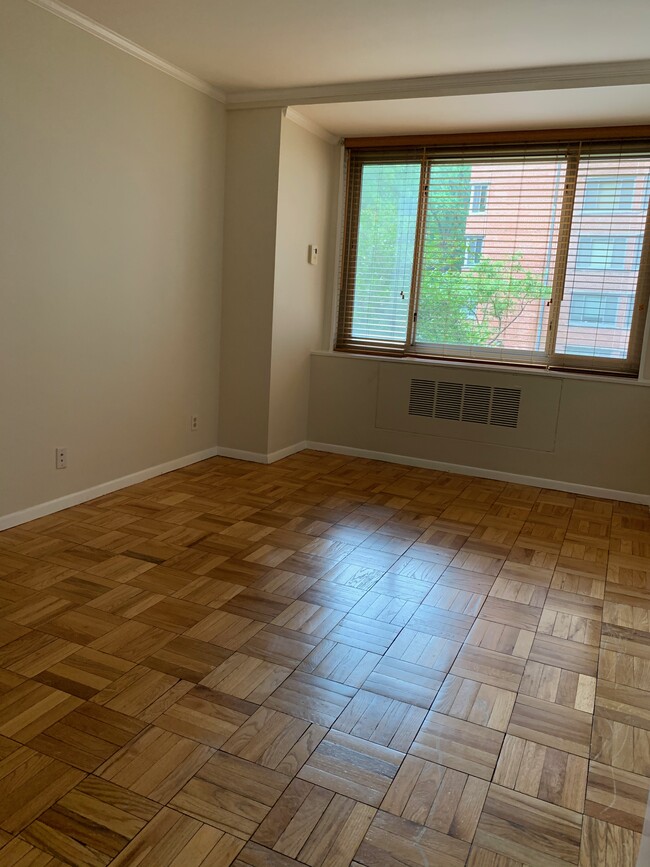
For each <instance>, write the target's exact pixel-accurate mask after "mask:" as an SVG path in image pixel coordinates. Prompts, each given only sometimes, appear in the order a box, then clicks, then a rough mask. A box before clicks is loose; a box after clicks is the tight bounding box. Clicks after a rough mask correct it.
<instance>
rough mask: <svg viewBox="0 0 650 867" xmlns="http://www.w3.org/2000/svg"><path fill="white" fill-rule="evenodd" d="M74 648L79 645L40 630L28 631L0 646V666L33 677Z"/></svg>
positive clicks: (73, 650)
mask: <svg viewBox="0 0 650 867" xmlns="http://www.w3.org/2000/svg"><path fill="white" fill-rule="evenodd" d="M75 650H79V645H78V644H73V643H72V642H71V641H64V640H63V639H61V638H54V637H52V636H51V635H44V634H43V633H40V632H29V633H28V634H27V635H21V636H20V637H19V638H16V639H15V640H14V641H10V642H9V643H8V644H5V645H4V647H0V667H2V668H8V669H9V671H14V672H15V673H16V674H22V675H24V676H25V677H34V676H35V675H37V674H39V673H40V672H41V671H44V670H45V669H46V668H50V667H51V666H52V665H56V663H57V662H60V661H61V660H62V659H65V658H66V656H70V654H72V653H74V652H75Z"/></svg>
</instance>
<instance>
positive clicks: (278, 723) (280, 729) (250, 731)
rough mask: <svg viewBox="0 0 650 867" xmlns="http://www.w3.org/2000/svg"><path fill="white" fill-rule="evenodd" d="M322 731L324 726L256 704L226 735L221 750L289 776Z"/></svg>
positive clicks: (311, 750)
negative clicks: (240, 722)
mask: <svg viewBox="0 0 650 867" xmlns="http://www.w3.org/2000/svg"><path fill="white" fill-rule="evenodd" d="M326 734H327V728H325V727H324V726H319V725H315V724H314V723H309V722H307V721H306V720H302V719H296V718H295V717H291V716H288V715H287V714H283V713H280V712H279V711H274V710H271V709H269V708H266V707H260V708H258V709H257V710H256V711H255V713H254V714H253V715H252V716H250V718H249V719H247V720H246V721H244V722H243V723H242V725H241V726H240V727H239V729H238V730H237V731H236V732H234V733H233V734H232V735H231V736H230V738H229V739H228V741H226V743H224V745H223V747H222V751H223V752H225V753H232V754H233V755H235V756H239V757H240V758H242V759H247V760H248V761H250V762H254V763H256V764H259V765H263V766H264V767H265V768H271V769H273V770H277V771H280V773H283V774H288V775H290V776H293V775H294V774H296V773H297V771H298V770H299V769H300V768H301V767H302V765H303V764H304V763H305V762H306V761H307V759H308V758H309V756H310V755H311V754H312V753H313V751H314V750H315V749H316V747H317V746H318V744H319V743H320V741H321V740H322V739H323V737H324V736H325V735H326Z"/></svg>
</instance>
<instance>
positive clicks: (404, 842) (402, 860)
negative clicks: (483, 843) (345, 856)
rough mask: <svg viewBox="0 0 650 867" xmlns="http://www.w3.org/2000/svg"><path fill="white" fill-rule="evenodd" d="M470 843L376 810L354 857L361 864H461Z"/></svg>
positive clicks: (395, 866)
mask: <svg viewBox="0 0 650 867" xmlns="http://www.w3.org/2000/svg"><path fill="white" fill-rule="evenodd" d="M468 850H469V846H468V844H467V843H465V842H464V841H462V840H457V839H455V838H454V837H450V836H448V835H446V834H441V833H440V832H439V831H435V830H433V829H432V828H423V827H422V825H419V824H416V823H415V822H410V821H409V820H408V819H402V818H399V817H397V816H392V815H391V814H390V813H385V812H382V811H380V812H378V813H377V815H376V816H375V819H374V820H373V822H372V825H371V826H370V829H369V830H368V832H367V834H366V836H365V837H364V840H363V842H362V844H361V846H360V847H359V849H358V851H357V854H356V856H355V861H354V862H353V864H354V865H362V867H385V865H390V867H401V865H403V867H425V865H429V864H431V865H434V864H435V865H436V867H437V865H440V867H463V865H464V864H465V859H466V858H467V853H468Z"/></svg>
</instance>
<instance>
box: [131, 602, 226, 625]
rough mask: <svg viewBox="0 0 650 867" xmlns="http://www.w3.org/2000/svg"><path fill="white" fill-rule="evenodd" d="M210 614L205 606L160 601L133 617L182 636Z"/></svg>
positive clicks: (193, 603)
mask: <svg viewBox="0 0 650 867" xmlns="http://www.w3.org/2000/svg"><path fill="white" fill-rule="evenodd" d="M210 613H211V610H210V608H208V607H207V606H205V605H197V604H196V603H195V602H188V601H187V600H183V599H171V598H166V599H161V600H160V601H159V602H156V604H155V605H151V606H149V607H148V608H146V610H145V611H143V612H141V613H140V614H136V615H135V619H136V620H139V621H140V622H141V623H148V624H149V625H150V626H157V627H159V628H160V629H167V630H169V631H170V632H176V633H179V634H182V633H184V632H187V631H188V630H189V629H191V628H192V627H193V626H196V624H197V623H199V622H200V621H201V620H203V619H204V618H205V617H207V615H208V614H210Z"/></svg>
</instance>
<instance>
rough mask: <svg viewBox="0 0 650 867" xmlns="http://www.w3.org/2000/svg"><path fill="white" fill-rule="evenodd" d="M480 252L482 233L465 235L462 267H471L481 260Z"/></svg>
mask: <svg viewBox="0 0 650 867" xmlns="http://www.w3.org/2000/svg"><path fill="white" fill-rule="evenodd" d="M482 253H483V235H466V236H465V257H464V259H463V268H472V267H473V266H474V265H478V263H479V262H480V261H481V254H482Z"/></svg>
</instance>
